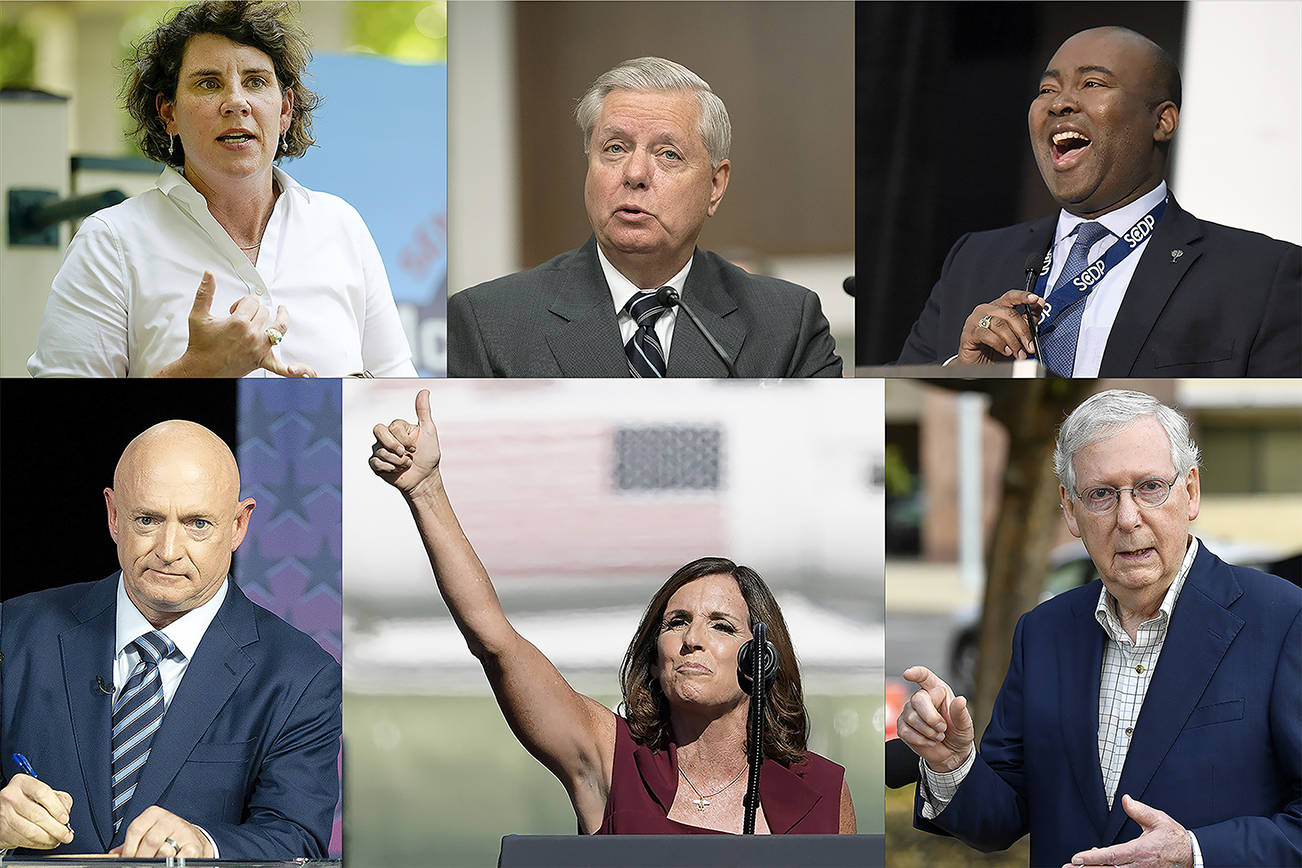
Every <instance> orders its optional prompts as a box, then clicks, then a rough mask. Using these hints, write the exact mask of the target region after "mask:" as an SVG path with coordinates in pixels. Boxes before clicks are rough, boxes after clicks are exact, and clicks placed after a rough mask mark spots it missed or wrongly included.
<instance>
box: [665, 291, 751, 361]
mask: <svg viewBox="0 0 1302 868" xmlns="http://www.w3.org/2000/svg"><path fill="white" fill-rule="evenodd" d="M656 302H657V303H658V304H661V305H663V306H664V307H673V306H674V305H677V306H678V307H681V308H682V309H683V313H685V314H687V316H688V318H689V319H691V321H692V322H693V323H695V324H696V328H697V330H698V331H699V332H700V333H701V334H703V335H705V340H706V342H707V343H708V344H709V345H710V349H712V350H714V354H715V355H716V356H718V357H719V358H720V359H722V360H723V366H724V367H725V368H727V369H728V376H729V377H735V376H737V369H736V368H734V367H733V366H732V358H731V357H729V355H728V354H727V353H726V352H724V349H723V347H722V346H721V345H720V344H719V342H718V341H716V340H715V339H714V335H712V334H710V330H709V329H707V328H706V327H705V325H704V324H702V322H701V320H700V318H698V317H697V316H696V314H695V313H694V312H693V311H692V309H691V308H690V307H688V306H687V302H685V301H683V299H682V297H681V296H679V294H678V290H676V289H674V288H673V287H672V286H662V287H660V288H659V289H657V290H656Z"/></svg>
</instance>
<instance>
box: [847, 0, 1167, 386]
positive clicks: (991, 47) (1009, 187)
mask: <svg viewBox="0 0 1302 868" xmlns="http://www.w3.org/2000/svg"><path fill="white" fill-rule="evenodd" d="M1184 19H1185V4H1184V3H1160V2H1159V3H859V4H857V5H856V7H855V66H856V68H855V77H856V87H855V91H856V99H855V139H856V153H857V157H858V158H857V161H856V179H855V191H856V202H855V224H856V226H857V227H858V233H857V235H858V237H857V239H856V245H855V253H856V265H855V274H856V288H857V295H856V298H855V357H856V363H857V364H859V365H875V364H884V363H887V362H892V361H894V360H895V358H896V356H898V355H899V352H900V349H901V348H902V347H903V346H904V340H905V338H906V337H907V336H908V333H909V329H910V328H911V327H912V325H913V322H914V321H915V320H916V319H917V318H918V314H919V313H920V312H921V311H922V307H923V305H924V304H925V303H926V300H927V296H928V295H929V294H930V293H931V287H932V284H933V283H935V281H936V279H937V278H938V277H939V276H940V267H941V265H942V263H943V262H944V260H945V255H946V254H947V253H948V252H949V249H950V248H951V247H952V246H953V244H954V242H955V241H957V240H958V239H959V237H960V236H961V235H963V234H964V233H967V232H974V231H980V230H983V229H995V228H998V227H1001V226H1010V225H1013V224H1016V223H1021V222H1023V221H1026V220H1033V219H1036V218H1038V217H1043V216H1046V215H1049V214H1052V213H1054V212H1055V211H1056V210H1057V205H1056V204H1055V203H1054V201H1053V200H1052V199H1051V198H1050V197H1049V194H1048V191H1047V190H1046V189H1045V187H1044V183H1043V181H1041V179H1040V173H1039V171H1038V170H1037V169H1036V166H1035V158H1034V157H1033V156H1032V154H1031V148H1030V143H1029V141H1028V136H1027V129H1026V113H1027V109H1028V108H1029V107H1030V103H1031V100H1032V98H1034V96H1035V92H1036V86H1037V85H1038V84H1039V74H1040V72H1041V71H1042V70H1043V69H1044V68H1045V64H1046V63H1047V62H1048V61H1049V58H1051V57H1052V56H1053V53H1054V52H1055V51H1056V50H1057V48H1058V46H1059V45H1061V44H1062V43H1063V42H1064V41H1065V40H1066V39H1067V37H1069V36H1071V35H1072V34H1073V33H1076V32H1078V31H1080V30H1084V29H1086V28H1089V27H1098V26H1102V25H1108V24H1117V25H1121V26H1124V27H1130V28H1132V29H1134V30H1137V31H1139V32H1140V33H1142V34H1144V35H1145V36H1147V37H1148V38H1149V39H1152V40H1153V41H1154V42H1156V43H1158V44H1159V45H1161V46H1162V47H1163V48H1165V49H1166V50H1167V51H1169V52H1171V54H1172V55H1173V56H1175V57H1176V59H1177V60H1179V58H1180V53H1181V49H1182V47H1183V37H1184ZM1178 144H1179V138H1178V136H1177V138H1176V142H1175V146H1173V148H1172V162H1174V160H1175V159H1178ZM1170 168H1171V167H1170V166H1168V171H1169V170H1170ZM1014 288H1015V287H1012V286H997V287H991V290H990V297H991V298H995V297H997V296H999V295H1001V294H1003V293H1004V292H1005V291H1007V290H1009V289H1014Z"/></svg>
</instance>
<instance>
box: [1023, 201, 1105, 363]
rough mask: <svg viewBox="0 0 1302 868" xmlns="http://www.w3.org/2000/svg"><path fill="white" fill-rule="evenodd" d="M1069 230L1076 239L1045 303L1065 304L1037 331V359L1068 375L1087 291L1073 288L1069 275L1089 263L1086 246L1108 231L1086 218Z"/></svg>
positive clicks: (1077, 271) (1074, 353)
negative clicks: (1047, 328) (1046, 327)
mask: <svg viewBox="0 0 1302 868" xmlns="http://www.w3.org/2000/svg"><path fill="white" fill-rule="evenodd" d="M1072 233H1073V234H1074V235H1075V236H1076V242H1075V243H1074V244H1073V245H1072V246H1071V251H1070V252H1069V253H1068V254H1067V261H1066V262H1065V263H1064V264H1063V266H1062V271H1061V272H1060V273H1059V275H1058V282H1057V283H1056V284H1055V285H1054V287H1053V291H1052V292H1050V293H1049V303H1050V304H1052V305H1053V306H1054V307H1057V306H1058V305H1060V304H1061V305H1066V308H1065V309H1064V310H1063V311H1062V313H1060V314H1058V316H1057V320H1056V322H1055V324H1054V327H1053V330H1052V331H1048V332H1041V333H1040V360H1041V361H1043V362H1044V364H1045V366H1046V367H1047V368H1048V369H1049V370H1051V371H1053V372H1054V373H1055V374H1057V375H1058V376H1060V377H1070V376H1071V372H1072V368H1074V367H1075V366H1076V340H1077V338H1079V336H1080V323H1081V317H1082V316H1083V315H1084V313H1085V299H1086V298H1087V297H1088V296H1089V293H1087V292H1075V293H1074V294H1075V296H1076V297H1075V298H1073V297H1072V294H1073V290H1074V289H1075V287H1074V286H1073V285H1072V283H1071V279H1072V278H1074V277H1075V276H1076V275H1077V274H1079V273H1080V272H1081V271H1082V270H1084V268H1085V266H1086V265H1087V264H1088V263H1089V255H1090V248H1091V247H1093V246H1094V245H1095V244H1097V243H1098V242H1099V241H1100V240H1102V239H1103V238H1106V237H1107V236H1108V235H1111V234H1112V233H1111V232H1109V231H1108V229H1107V227H1106V226H1104V225H1103V224H1102V223H1095V222H1093V221H1087V222H1085V223H1081V224H1080V225H1079V226H1077V227H1076V228H1075V229H1074V230H1072Z"/></svg>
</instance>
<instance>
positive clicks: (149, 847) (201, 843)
mask: <svg viewBox="0 0 1302 868" xmlns="http://www.w3.org/2000/svg"><path fill="white" fill-rule="evenodd" d="M169 839H170V840H169ZM109 854H110V855H113V856H122V857H124V858H127V859H149V858H155V859H166V858H167V857H168V856H189V857H190V858H192V859H212V858H213V857H214V853H213V851H212V845H211V844H210V843H208V836H207V835H205V834H204V833H203V832H201V831H200V830H199V827H198V826H196V825H194V824H193V823H190V822H187V821H186V820H184V819H183V818H181V817H178V816H177V815H176V814H173V813H172V812H171V811H167V810H164V809H163V808H160V807H158V805H150V806H149V807H148V808H145V810H144V811H142V812H141V813H140V816H138V817H136V818H135V819H134V820H132V821H131V825H129V826H127V835H126V838H124V839H123V841H122V845H121V846H119V847H114V848H113V849H112V850H110V851H109Z"/></svg>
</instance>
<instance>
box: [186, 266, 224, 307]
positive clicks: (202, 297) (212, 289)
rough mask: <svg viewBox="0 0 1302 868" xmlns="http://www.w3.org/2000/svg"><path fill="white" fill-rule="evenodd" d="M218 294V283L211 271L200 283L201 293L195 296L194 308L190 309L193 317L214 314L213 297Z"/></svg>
mask: <svg viewBox="0 0 1302 868" xmlns="http://www.w3.org/2000/svg"><path fill="white" fill-rule="evenodd" d="M216 293H217V281H216V279H215V278H213V276H212V272H211V271H205V272H204V273H203V279H202V280H200V281H199V291H198V292H196V293H195V294H194V307H192V308H190V316H191V317H206V316H208V315H209V314H210V313H211V312H212V297H213V296H214V295H215V294H216Z"/></svg>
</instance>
